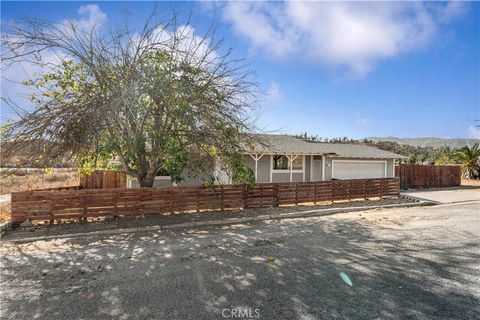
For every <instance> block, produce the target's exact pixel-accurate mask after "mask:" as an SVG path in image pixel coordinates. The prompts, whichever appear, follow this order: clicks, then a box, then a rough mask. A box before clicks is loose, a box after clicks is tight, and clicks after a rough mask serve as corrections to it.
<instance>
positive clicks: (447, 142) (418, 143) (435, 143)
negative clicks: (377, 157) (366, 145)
mask: <svg viewBox="0 0 480 320" xmlns="http://www.w3.org/2000/svg"><path fill="white" fill-rule="evenodd" d="M365 139H368V140H373V141H375V142H377V141H390V142H396V143H398V144H406V145H409V146H413V147H432V148H441V147H450V148H452V149H458V148H461V147H464V146H465V145H468V146H469V147H471V146H472V145H473V144H475V143H478V144H480V139H441V138H434V137H430V138H396V137H367V138H365Z"/></svg>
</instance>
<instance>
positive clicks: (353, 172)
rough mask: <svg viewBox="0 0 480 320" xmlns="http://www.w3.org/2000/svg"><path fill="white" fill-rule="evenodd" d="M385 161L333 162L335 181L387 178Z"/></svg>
mask: <svg viewBox="0 0 480 320" xmlns="http://www.w3.org/2000/svg"><path fill="white" fill-rule="evenodd" d="M385 166H386V163H385V162H383V161H353V160H352V161H338V160H333V163H332V177H333V178H334V179H368V178H385Z"/></svg>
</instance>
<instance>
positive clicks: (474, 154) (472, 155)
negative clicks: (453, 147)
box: [454, 143, 480, 179]
mask: <svg viewBox="0 0 480 320" xmlns="http://www.w3.org/2000/svg"><path fill="white" fill-rule="evenodd" d="M454 156H455V160H457V161H458V162H459V163H460V164H461V165H462V176H463V177H464V178H467V179H478V178H480V160H479V158H480V149H479V148H478V143H475V144H474V145H473V146H472V147H471V148H469V147H468V146H465V147H463V148H461V149H458V150H457V152H455V155H454Z"/></svg>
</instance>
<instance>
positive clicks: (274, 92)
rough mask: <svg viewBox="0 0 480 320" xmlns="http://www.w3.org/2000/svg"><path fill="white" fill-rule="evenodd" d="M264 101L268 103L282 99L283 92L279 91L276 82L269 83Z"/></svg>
mask: <svg viewBox="0 0 480 320" xmlns="http://www.w3.org/2000/svg"><path fill="white" fill-rule="evenodd" d="M265 96H266V99H267V101H269V102H272V101H278V100H280V99H282V98H283V92H282V91H281V90H280V85H279V84H278V83H276V82H273V81H272V82H270V87H269V88H268V90H267V92H266V94H265Z"/></svg>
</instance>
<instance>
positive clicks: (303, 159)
mask: <svg viewBox="0 0 480 320" xmlns="http://www.w3.org/2000/svg"><path fill="white" fill-rule="evenodd" d="M305 158H306V156H303V157H302V162H303V163H302V171H303V182H305Z"/></svg>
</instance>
